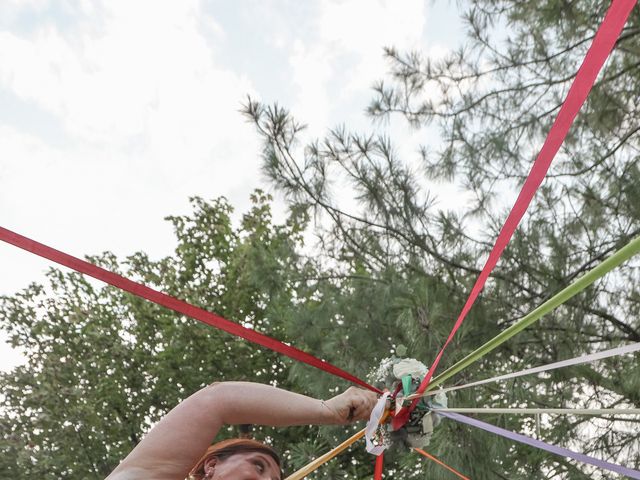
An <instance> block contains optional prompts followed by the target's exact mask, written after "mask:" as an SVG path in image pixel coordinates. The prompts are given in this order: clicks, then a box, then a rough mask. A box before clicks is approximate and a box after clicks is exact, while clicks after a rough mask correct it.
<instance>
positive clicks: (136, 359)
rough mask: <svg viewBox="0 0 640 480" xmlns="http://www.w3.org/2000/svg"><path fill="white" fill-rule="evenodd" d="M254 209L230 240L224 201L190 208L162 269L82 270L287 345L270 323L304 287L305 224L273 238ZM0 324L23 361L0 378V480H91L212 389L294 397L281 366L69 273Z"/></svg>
mask: <svg viewBox="0 0 640 480" xmlns="http://www.w3.org/2000/svg"><path fill="white" fill-rule="evenodd" d="M253 201H254V207H253V208H252V209H251V211H250V212H248V213H247V214H245V215H244V216H243V217H242V221H241V224H240V226H239V227H238V228H233V226H232V222H231V217H230V215H231V211H232V209H231V207H230V205H229V204H228V203H227V202H226V201H225V200H224V199H218V200H215V201H213V202H205V201H203V200H202V199H200V198H194V199H192V203H193V213H192V214H191V215H188V216H176V217H169V218H168V220H169V221H170V222H171V223H172V224H173V227H174V231H175V234H176V237H177V247H176V249H175V253H174V254H173V255H171V256H168V257H166V258H162V259H160V260H152V259H150V258H148V257H147V255H145V254H144V253H141V252H140V253H136V254H134V255H131V256H129V257H127V258H126V259H125V260H124V261H119V260H118V259H117V258H116V257H115V256H114V255H113V254H111V253H108V252H106V253H103V254H101V255H97V256H93V257H90V258H89V259H90V261H92V262H94V263H96V264H98V265H101V266H103V267H105V268H107V269H109V270H112V271H116V272H119V273H122V274H124V275H125V276H127V277H130V278H134V279H136V280H138V281H141V282H142V283H144V284H146V285H149V286H152V287H154V288H157V289H159V290H161V291H164V292H166V293H168V294H170V295H174V296H177V297H179V298H182V299H185V300H186V301H188V302H190V303H192V304H194V305H197V306H200V307H202V308H205V309H208V310H210V311H214V312H217V313H219V314H221V315H223V316H225V317H227V318H232V319H234V320H235V321H238V322H241V323H242V324H243V325H245V326H248V327H251V328H255V329H256V330H259V331H261V332H264V333H266V334H268V335H271V336H274V337H277V338H288V337H286V336H285V334H284V330H283V329H284V327H283V323H282V322H281V321H280V318H281V317H280V315H279V312H280V311H281V310H282V309H283V308H285V306H290V305H291V304H292V302H293V301H294V300H295V301H304V300H305V299H304V297H303V296H301V295H298V296H296V289H295V284H296V283H300V281H301V278H303V276H304V275H306V271H305V267H304V265H302V264H301V262H300V259H299V257H298V255H297V254H296V248H297V246H299V245H300V244H301V242H302V237H301V231H302V229H303V228H304V225H305V220H304V218H303V217H300V216H296V215H292V216H290V218H289V219H288V221H287V222H286V223H285V224H282V225H275V224H274V223H273V222H272V219H271V209H270V197H269V196H268V195H266V194H264V193H262V192H260V191H258V192H256V193H255V194H254V195H253ZM294 273H295V275H296V277H295V278H294V277H293V274H294ZM0 322H1V326H2V328H3V329H4V330H5V331H6V332H8V334H9V335H10V339H11V343H12V344H13V345H14V346H15V347H18V348H20V349H21V350H22V351H23V352H24V353H25V355H26V357H27V363H26V364H25V365H24V366H21V367H18V368H16V369H14V370H13V371H12V372H9V373H5V374H3V375H2V376H1V377H0V384H1V386H2V389H1V391H2V409H1V412H2V416H1V423H0V425H1V429H2V436H1V440H0V451H1V454H0V477H2V478H15V479H19V478H35V477H37V478H51V479H53V478H69V479H74V478H77V479H86V478H96V479H97V478H104V477H105V476H106V475H107V474H108V473H109V472H110V471H111V470H112V469H113V468H114V466H115V465H116V464H117V462H118V461H120V460H121V459H122V458H124V456H126V454H127V453H128V452H129V451H130V450H131V449H132V448H133V446H135V444H136V443H137V442H138V441H139V440H140V439H141V437H142V436H143V435H144V433H145V432H146V431H147V430H148V429H149V427H150V426H151V425H153V424H154V423H155V422H157V421H158V420H159V419H160V418H161V417H162V415H164V414H165V413H166V412H167V411H168V410H170V409H171V408H173V407H174V406H175V405H176V404H177V403H178V402H179V401H180V400H182V399H184V398H185V397H186V396H188V395H190V394H191V393H193V392H194V391H196V390H197V389H199V388H201V387H203V386H205V385H206V384H208V383H211V382H213V381H222V380H227V379H228V380H230V379H233V380H251V381H259V382H260V381H261V382H264V383H272V384H275V385H279V386H282V387H284V388H288V389H291V390H294V391H300V392H304V390H303V388H302V387H300V386H299V385H297V384H296V383H295V381H293V380H291V379H290V377H289V374H288V365H289V364H290V362H288V361H286V360H284V359H283V358H281V357H280V356H279V355H277V354H275V353H274V352H271V351H269V350H265V349H262V348H259V347H256V346H255V345H252V344H249V343H247V342H246V341H244V340H241V339H238V338H235V337H231V336H230V335H228V334H225V333H223V332H220V331H217V330H215V329H212V328H210V327H208V326H206V325H203V324H200V323H198V322H196V321H194V320H192V319H188V318H185V317H183V316H181V315H178V314H175V313H174V312H171V311H168V310H166V309H164V308H162V307H159V306H157V305H155V304H152V303H150V302H147V301H145V300H142V299H140V298H138V297H135V296H132V295H130V294H126V293H124V292H122V291H120V290H118V289H115V288H113V287H108V286H103V285H98V284H97V283H96V282H93V281H89V280H87V279H86V278H85V277H83V276H81V275H80V274H77V273H64V272H62V271H60V270H58V269H51V270H50V271H49V273H48V274H47V284H45V285H39V284H32V285H30V286H29V287H27V288H26V289H24V290H23V291H21V292H19V293H17V294H15V295H13V296H8V297H3V298H2V299H1V304H0ZM233 433H234V432H233V431H232V430H231V429H230V430H229V431H227V432H223V436H224V435H231V434H233ZM235 433H237V432H235ZM309 435H311V434H310V433H309V432H308V430H307V429H305V428H296V429H280V430H274V429H262V431H258V432H256V436H257V437H258V438H266V439H267V440H270V441H272V442H274V443H275V444H277V445H278V446H284V447H286V446H287V445H290V444H291V445H292V444H295V441H297V440H298V439H299V438H300V437H301V436H302V437H309ZM310 438H313V435H311V437H310Z"/></svg>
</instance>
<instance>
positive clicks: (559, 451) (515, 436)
mask: <svg viewBox="0 0 640 480" xmlns="http://www.w3.org/2000/svg"><path fill="white" fill-rule="evenodd" d="M438 415H442V416H443V417H447V418H451V419H453V420H457V421H458V422H461V423H466V424H467V425H471V426H472V427H476V428H481V429H482V430H486V431H487V432H491V433H495V434H496V435H500V436H502V437H506V438H509V439H511V440H515V441H516V442H520V443H525V444H527V445H531V446H532V447H536V448H541V449H542V450H546V451H547V452H551V453H555V454H556V455H560V456H562V457H569V458H572V459H574V460H578V461H580V462H584V463H590V464H591V465H595V466H596V467H598V468H603V469H605V470H611V471H613V472H616V473H620V474H622V475H626V476H628V477H631V478H638V479H640V472H639V471H638V470H632V469H630V468H627V467H623V466H620V465H616V464H615V463H609V462H605V461H604V460H598V459H597V458H593V457H590V456H589V455H584V454H582V453H577V452H574V451H572V450H568V449H566V448H562V447H557V446H555V445H550V444H548V443H545V442H542V441H540V440H536V439H535V438H531V437H527V436H525V435H521V434H519V433H515V432H511V431H509V430H505V429H504V428H500V427H496V426H495V425H491V424H489V423H485V422H481V421H480V420H476V419H475V418H469V417H465V416H464V415H460V414H458V413H453V412H438Z"/></svg>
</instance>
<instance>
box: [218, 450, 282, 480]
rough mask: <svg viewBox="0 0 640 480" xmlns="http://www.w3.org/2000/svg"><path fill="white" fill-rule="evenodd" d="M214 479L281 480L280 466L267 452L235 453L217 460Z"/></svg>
mask: <svg viewBox="0 0 640 480" xmlns="http://www.w3.org/2000/svg"><path fill="white" fill-rule="evenodd" d="M205 465H206V464H205ZM205 468H206V467H205ZM212 480H280V468H279V467H278V464H277V463H276V461H275V460H274V459H273V457H271V456H270V455H267V454H266V453H261V452H242V453H234V454H233V455H231V456H229V457H227V458H225V459H224V460H218V461H216V462H215V466H214V470H213V477H212Z"/></svg>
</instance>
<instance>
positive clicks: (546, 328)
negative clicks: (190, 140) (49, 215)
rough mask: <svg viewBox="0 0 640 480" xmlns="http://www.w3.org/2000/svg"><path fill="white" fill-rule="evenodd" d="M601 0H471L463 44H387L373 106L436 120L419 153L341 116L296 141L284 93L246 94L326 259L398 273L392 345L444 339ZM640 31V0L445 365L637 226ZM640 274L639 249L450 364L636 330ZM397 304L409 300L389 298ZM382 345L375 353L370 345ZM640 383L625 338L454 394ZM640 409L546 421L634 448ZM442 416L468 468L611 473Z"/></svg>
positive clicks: (600, 445) (609, 391) (634, 388)
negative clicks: (534, 317) (458, 195)
mask: <svg viewBox="0 0 640 480" xmlns="http://www.w3.org/2000/svg"><path fill="white" fill-rule="evenodd" d="M606 7H607V4H606V2H605V3H602V2H589V1H579V2H559V1H548V2H542V3H541V2H528V1H523V2H521V1H506V0H505V1H482V0H478V1H473V2H469V3H468V4H466V13H465V14H464V16H463V19H464V21H465V23H466V26H467V31H468V38H467V40H468V41H467V42H466V44H465V45H464V47H463V48H461V49H460V50H458V51H454V52H452V53H450V54H448V55H446V56H444V57H443V58H437V59H430V58H425V57H424V56H423V55H421V54H420V53H419V52H398V51H397V50H395V49H393V48H388V49H387V50H386V52H385V53H386V56H387V57H388V59H389V63H390V73H389V75H388V76H387V77H386V78H385V79H384V80H382V81H379V82H378V83H376V85H375V87H374V92H375V93H374V98H373V100H372V102H371V104H370V105H369V108H368V112H369V114H370V115H371V116H372V118H373V119H374V120H385V121H396V119H395V117H396V116H401V117H403V118H404V121H408V123H409V125H410V126H412V127H413V128H416V129H428V128H437V129H438V130H439V132H440V136H441V139H442V142H441V145H440V146H427V145H425V146H422V148H420V154H419V156H418V158H401V157H400V156H399V155H398V153H397V149H396V148H395V147H394V144H393V143H392V141H391V140H390V139H389V138H386V137H384V136H380V135H374V134H361V133H355V132H349V131H348V130H347V129H344V128H340V129H335V130H332V131H330V132H329V133H328V135H326V136H325V137H324V138H322V139H318V140H315V141H311V142H310V143H308V144H307V145H303V144H301V141H302V136H301V131H302V127H301V126H300V124H299V123H298V122H297V121H296V120H295V119H294V118H293V117H292V116H291V115H290V114H289V113H288V112H287V111H286V110H285V109H282V108H280V107H278V106H277V105H275V106H268V105H262V104H260V103H258V102H254V101H249V102H248V103H247V104H246V108H245V113H246V114H247V115H248V116H249V117H250V118H251V119H252V120H253V121H254V122H255V125H256V127H257V128H258V131H259V132H260V134H261V135H262V137H263V139H264V141H265V143H264V145H265V149H264V167H265V171H266V172H267V174H268V175H269V177H270V179H271V180H272V182H273V184H274V185H275V186H276V187H278V188H279V189H280V190H281V191H282V192H284V193H285V194H286V195H287V198H288V199H289V201H290V202H291V203H292V204H293V205H295V206H297V207H298V208H303V209H306V210H307V211H309V212H313V214H314V218H316V219H318V221H317V225H316V231H317V233H318V235H319V238H320V242H319V245H320V246H321V252H322V253H323V254H324V255H325V260H326V263H325V264H326V265H333V270H334V272H335V277H340V276H343V277H344V276H345V275H346V276H348V275H349V274H350V273H351V272H352V271H353V269H356V270H357V269H361V270H362V271H365V272H367V274H368V275H370V276H371V281H372V282H373V281H375V282H384V281H385V280H388V279H392V280H390V284H391V285H392V286H393V287H392V288H393V290H394V292H393V293H392V294H391V295H390V296H389V297H384V298H385V299H386V298H389V299H390V302H389V304H388V307H389V312H388V315H389V321H390V322H391V323H392V324H393V325H394V328H393V330H395V331H394V332H393V333H392V334H391V335H390V337H391V338H393V342H394V343H404V342H406V344H407V345H408V346H409V347H410V348H409V355H410V356H413V357H416V358H421V359H429V358H432V357H433V356H434V355H435V352H436V351H437V348H439V347H440V346H441V345H442V343H443V340H444V338H445V336H446V334H447V333H448V331H449V330H450V328H451V325H452V323H453V320H454V319H455V318H456V316H457V313H458V312H459V310H460V308H461V307H462V304H463V302H464V300H465V298H466V295H467V293H468V291H469V289H470V286H471V284H472V282H473V281H475V278H476V276H477V273H478V272H479V269H480V267H481V266H482V263H481V262H482V261H483V260H484V259H485V258H486V255H487V253H488V251H489V249H490V247H491V245H492V244H493V241H494V239H495V238H496V236H497V234H498V231H499V229H500V227H501V225H502V223H503V221H504V218H506V212H507V207H510V205H511V202H512V200H511V199H512V198H515V192H516V189H517V188H519V186H520V185H521V184H522V182H523V180H524V178H525V177H526V175H527V173H528V170H529V168H530V165H531V163H532V161H533V159H534V157H535V155H536V154H537V152H538V150H539V148H540V147H541V145H542V142H543V140H544V137H545V135H546V133H547V132H548V130H549V127H550V125H551V122H552V121H553V119H554V118H555V114H556V113H557V112H558V109H559V107H560V105H561V102H562V100H563V98H564V96H565V95H566V93H567V90H568V88H569V86H570V84H571V82H572V80H573V78H574V77H575V73H576V71H577V69H578V67H579V65H580V63H581V61H582V58H583V57H584V54H585V52H586V50H587V48H588V46H589V45H590V41H591V40H592V39H593V36H594V34H595V31H596V29H597V27H598V25H599V24H600V22H601V20H602V18H603V16H604V12H605V9H606ZM639 34H640V11H638V10H637V9H635V10H634V12H633V13H632V16H631V18H630V20H629V22H628V24H627V26H626V27H625V29H624V30H623V32H622V35H621V37H620V39H619V41H618V42H617V45H616V48H615V51H614V52H613V54H612V56H611V58H610V59H609V61H608V62H607V65H606V67H605V69H604V72H603V73H602V74H601V75H600V77H599V79H598V81H597V83H596V85H595V87H594V89H593V91H592V93H591V95H590V97H589V100H588V101H587V104H586V105H585V107H584V108H583V110H582V113H581V114H580V116H579V117H578V119H577V120H576V123H575V125H574V127H573V128H572V130H571V132H570V135H569V138H568V139H567V141H566V142H565V144H564V146H563V148H562V150H561V151H560V153H559V154H558V156H557V159H556V160H555V163H554V165H553V167H552V169H551V171H550V174H549V176H548V179H547V180H546V181H545V183H544V184H543V186H542V188H541V189H540V191H539V193H538V194H537V196H536V199H535V200H534V202H533V204H532V205H531V207H530V208H529V210H528V212H527V215H526V218H525V219H524V221H523V223H522V225H521V226H520V227H519V229H518V232H517V233H516V235H515V236H514V238H513V240H512V242H511V244H510V245H509V247H508V249H507V250H506V252H505V254H504V255H503V259H502V260H501V262H500V264H499V266H498V268H497V269H496V271H495V273H494V274H493V277H492V279H491V280H490V282H489V283H488V285H487V287H486V288H485V291H484V293H483V296H482V297H481V299H480V300H479V301H478V303H477V304H476V306H475V307H474V309H473V310H472V312H471V315H470V316H469V317H468V319H467V320H466V322H465V324H464V326H463V328H462V329H461V331H460V332H459V333H458V335H457V337H456V341H455V342H454V344H452V345H451V346H450V348H449V353H448V355H447V356H445V360H444V362H443V364H442V368H444V367H446V366H447V364H452V363H453V362H454V361H455V360H457V359H459V358H461V357H462V356H464V355H465V354H467V353H469V351H471V350H473V349H474V348H476V347H477V346H478V345H480V344H481V343H483V342H484V341H486V340H488V339H489V338H491V337H492V336H494V335H495V334H496V333H497V332H499V331H500V330H502V329H504V328H505V327H507V326H509V325H511V324H512V323H513V322H514V321H516V320H517V319H518V318H520V317H521V316H523V315H524V314H526V313H527V312H528V311H530V310H531V309H533V308H534V307H536V306H537V305H539V304H540V303H542V302H543V301H544V300H545V299H546V298H548V297H550V296H551V295H553V294H554V293H555V292H557V291H558V290H560V289H561V288H562V287H564V286H566V285H568V284H569V283H570V282H571V281H572V280H574V279H575V278H576V277H578V276H579V275H580V274H582V273H584V272H585V271H587V270H588V269H590V268H592V267H593V266H594V265H595V264H597V263H598V262H599V261H601V260H602V259H604V258H606V256H608V255H609V254H611V253H612V252H613V251H615V250H616V249H618V248H620V247H621V246H622V245H624V244H625V243H626V242H628V241H629V240H630V239H631V238H633V237H635V236H636V235H638V234H639V233H640V210H638V205H640V190H639V188H638V185H640V183H639V180H640V162H639V161H638V158H639V154H638V152H639V150H638V148H639V147H640V145H639V144H638V135H637V133H638V129H639V128H640V127H639V126H638V122H637V119H638V105H639V102H638V98H639V97H638V95H639V93H640V76H639V75H638V73H639V71H640V70H639V69H640V63H639V59H640V49H639V48H638V45H639V43H638V38H640V37H639ZM401 121H402V120H401ZM416 166H418V167H419V168H416ZM336 179H340V183H337V182H336ZM442 181H452V182H454V183H455V184H456V185H458V186H459V187H460V188H461V189H463V190H464V191H465V192H466V193H468V194H470V195H471V197H472V198H473V199H474V200H473V202H472V204H471V205H470V207H469V208H468V209H466V210H462V211H460V210H459V209H458V210H454V209H447V208H437V207H436V206H435V205H434V202H433V201H432V196H431V193H430V191H429V185H430V184H431V182H442ZM336 185H339V189H338V188H335V187H336ZM336 192H338V194H336ZM345 197H347V198H348V197H353V198H356V199H357V200H358V201H359V203H358V205H357V206H356V207H355V208H345V207H343V206H342V205H343V204H344V202H341V199H343V198H345ZM506 199H509V200H506ZM638 273H639V269H638V261H637V260H635V261H631V262H628V263H627V264H626V265H624V266H623V267H621V268H619V269H618V270H617V271H616V272H615V274H612V275H609V276H608V278H606V279H604V280H603V281H600V282H598V283H597V284H596V285H595V286H593V287H592V288H589V289H588V290H587V291H586V292H584V293H583V294H581V295H580V296H579V297H577V298H575V299H573V300H571V301H569V302H567V303H566V304H565V305H564V306H563V307H562V308H559V309H557V310H556V311H555V312H554V313H553V314H551V315H549V316H547V318H545V319H544V321H543V322H542V323H541V324H540V326H539V327H537V328H531V329H529V331H526V332H524V333H522V334H520V335H519V336H518V337H517V338H516V339H514V340H513V341H511V342H509V343H508V344H506V345H504V346H503V347H502V348H500V349H499V350H497V351H496V352H494V353H492V354H491V355H490V356H488V357H487V358H486V359H485V360H483V361H482V362H479V364H478V365H477V366H475V367H474V368H470V369H468V370H467V371H466V372H463V373H462V374H461V375H459V376H458V377H457V378H456V381H457V382H460V383H462V382H465V381H467V380H471V379H477V378H479V377H488V376H491V375H492V374H497V373H505V372H508V371H513V370H518V369H520V368H524V367H526V366H530V365H538V364H544V363H548V362H552V361H556V360H559V359H564V358H569V357H573V356H577V355H580V354H583V353H588V352H592V351H597V350H600V349H604V348H610V347H612V346H616V345H619V344H621V343H624V342H630V341H636V342H637V341H638V340H640V322H639V320H638V318H639V317H638V313H639V311H640V302H639V300H640V291H639V287H638V286H639V285H640V282H639V281H638V280H639V278H638V277H639V275H638ZM374 288H379V287H374ZM398 304H402V307H400V308H397V309H394V308H393V305H398ZM367 320H368V321H370V323H369V326H370V328H372V329H375V330H376V331H377V332H379V337H382V338H385V337H386V335H387V330H386V329H385V322H382V323H377V322H376V320H377V319H375V320H374V319H371V318H368V319H367ZM352 328H353V327H352ZM379 351H380V352H383V350H379ZM372 352H373V351H372ZM376 358H377V357H376V356H375V353H374V356H373V360H374V363H375V359H376ZM427 361H428V360H427ZM639 382H640V371H639V370H638V365H637V361H636V360H635V359H634V358H633V357H629V356H627V357H623V358H616V359H612V360H610V361H605V362H600V363H598V364H597V365H587V366H582V367H579V368H573V369H566V370H562V371H558V372H554V373H553V374H551V375H549V376H548V377H547V378H526V379H523V380H522V381H517V382H515V383H513V384H510V385H503V386H492V387H487V388H483V389H478V390H474V391H473V392H469V393H463V394H460V395H456V396H455V398H454V402H455V403H456V404H457V405H460V406H462V405H464V406H475V405H478V406H483V405H484V406H524V405H528V406H575V407H578V406H590V407H595V408H598V407H613V406H632V405H637V404H638V403H639V400H640V399H639V397H638V391H640V390H638V386H639ZM491 421H493V422H494V423H498V424H500V425H502V426H506V427H508V428H511V429H514V430H517V431H522V430H525V431H527V430H528V431H533V430H534V423H533V421H532V419H527V418H520V417H519V418H508V417H500V418H495V419H491ZM449 423H450V422H449ZM636 425H637V423H635V422H634V421H628V422H625V421H620V420H615V419H610V418H607V419H605V418H596V419H593V418H587V417H576V418H572V417H562V418H553V419H548V422H545V423H543V428H542V432H541V434H542V437H543V438H544V439H545V440H547V441H549V442H551V443H556V444H561V445H566V446H569V447H572V448H576V449H578V450H580V451H582V452H585V453H591V454H594V455H595V456H599V457H604V458H609V459H616V460H617V461H618V462H619V463H622V464H625V465H635V466H638V465H639V462H640V445H639V444H638V436H637V426H636ZM445 432H446V433H442V436H441V437H439V439H441V440H442V441H441V442H438V443H437V445H436V446H435V447H434V452H435V453H436V454H441V456H442V457H443V458H445V459H450V460H451V461H452V464H453V465H457V466H459V467H460V468H461V469H462V470H463V471H465V472H467V473H468V474H470V475H471V476H472V477H478V478H488V477H502V478H533V477H534V476H537V478H538V477H539V478H593V477H594V476H595V477H597V476H598V475H600V472H597V471H594V470H593V469H590V468H588V467H584V466H581V465H575V464H573V463H571V462H568V461H566V460H565V459H561V458H557V457H552V456H550V455H546V454H541V453H540V452H537V451H534V450H532V449H531V448H529V447H524V446H521V445H515V446H514V445H509V444H505V443H502V442H501V441H500V440H497V439H495V438H493V437H491V436H490V435H489V434H485V433H482V432H477V431H469V430H468V429H466V428H461V427H459V426H457V425H449V426H448V427H446V430H445ZM452 442H453V445H452ZM455 444H457V445H458V446H461V447H462V448H464V450H465V452H467V454H466V455H465V456H464V458H460V456H459V454H458V453H456V452H457V451H458V450H457V449H456V448H452V447H453V446H454V445H455ZM487 450H489V451H487ZM407 462H409V464H412V463H411V461H410V460H407ZM399 465H401V464H399ZM398 468H400V467H398ZM434 474H435V473H434ZM405 475H407V473H406V472H405Z"/></svg>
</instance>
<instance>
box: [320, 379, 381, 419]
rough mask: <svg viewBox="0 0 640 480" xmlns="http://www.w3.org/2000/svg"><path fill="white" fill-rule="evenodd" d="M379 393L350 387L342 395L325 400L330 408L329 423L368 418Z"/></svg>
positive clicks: (326, 406) (325, 404) (325, 403)
mask: <svg viewBox="0 0 640 480" xmlns="http://www.w3.org/2000/svg"><path fill="white" fill-rule="evenodd" d="M377 401H378V395H377V394H376V393H374V392H370V391H368V390H363V389H362V388H356V387H349V388H348V389H347V390H345V391H344V392H342V393H341V394H340V395H336V396H335V397H333V398H332V399H330V400H326V401H324V402H323V403H324V406H325V408H327V409H328V410H329V414H330V419H329V423H334V424H338V425H345V424H348V423H352V422H356V421H358V420H368V419H369V416H370V415H371V410H373V407H374V406H375V404H376V402H377Z"/></svg>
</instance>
